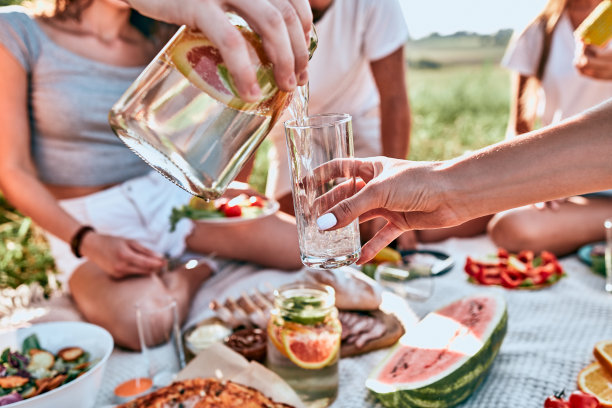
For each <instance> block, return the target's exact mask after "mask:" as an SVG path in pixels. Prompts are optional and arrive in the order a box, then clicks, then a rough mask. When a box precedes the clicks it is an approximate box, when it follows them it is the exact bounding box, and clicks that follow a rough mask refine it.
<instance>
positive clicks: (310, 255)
mask: <svg viewBox="0 0 612 408" xmlns="http://www.w3.org/2000/svg"><path fill="white" fill-rule="evenodd" d="M285 135H286V137H287V149H288V151H289V154H288V157H289V167H290V170H291V179H292V186H291V187H292V191H293V206H294V209H295V218H296V222H297V228H298V238H299V243H300V253H301V257H302V263H303V264H304V265H306V266H308V267H310V268H315V269H333V268H338V267H340V266H343V265H350V264H352V263H354V262H355V261H356V260H357V259H358V258H359V255H360V253H361V242H360V239H359V221H358V220H355V221H353V222H352V223H351V224H349V225H347V226H346V227H343V228H339V229H337V230H333V231H321V230H320V229H319V227H318V226H317V222H316V221H317V218H318V217H319V216H320V215H322V214H323V212H324V211H325V210H327V209H328V208H329V205H330V201H329V199H330V198H331V199H333V200H334V201H339V200H340V199H342V198H345V197H348V196H351V195H353V194H354V193H355V177H354V175H353V174H352V172H351V173H349V172H347V174H343V175H341V177H324V178H325V180H329V181H328V182H326V183H320V182H318V181H317V180H319V178H315V177H314V174H313V173H314V170H315V169H316V168H317V167H319V166H321V165H322V164H324V163H327V162H329V161H330V160H333V159H342V158H350V157H353V131H352V126H351V116H350V115H347V114H324V115H313V116H308V117H305V118H303V119H301V120H299V121H298V120H291V121H287V122H285ZM322 176H325V175H322ZM340 184H344V185H345V188H340V189H336V190H335V191H334V196H333V197H331V194H328V195H327V196H326V199H325V200H321V199H319V198H320V197H322V196H323V195H325V194H326V193H328V192H330V191H331V190H332V189H334V187H336V186H338V185H340ZM339 191H341V192H342V194H338V192H339ZM331 204H333V202H332V203H331Z"/></svg>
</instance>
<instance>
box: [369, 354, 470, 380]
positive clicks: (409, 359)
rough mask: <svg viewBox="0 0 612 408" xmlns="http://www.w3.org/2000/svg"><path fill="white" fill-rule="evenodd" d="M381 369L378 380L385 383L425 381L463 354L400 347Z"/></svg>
mask: <svg viewBox="0 0 612 408" xmlns="http://www.w3.org/2000/svg"><path fill="white" fill-rule="evenodd" d="M396 353H397V354H395V355H394V356H393V359H392V360H391V361H389V362H388V363H387V364H386V365H385V366H384V367H383V369H382V372H381V374H380V376H379V377H378V380H379V381H381V382H384V383H387V384H393V383H397V382H401V383H409V382H419V381H425V380H427V379H428V378H431V376H432V374H434V373H438V372H440V371H443V370H446V369H448V368H449V367H452V366H453V365H454V364H455V363H457V361H459V359H461V358H462V357H464V355H463V354H460V353H457V352H453V351H450V350H434V349H422V348H416V347H402V348H401V349H400V350H398V351H396Z"/></svg>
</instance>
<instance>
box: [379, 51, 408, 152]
mask: <svg viewBox="0 0 612 408" xmlns="http://www.w3.org/2000/svg"><path fill="white" fill-rule="evenodd" d="M405 66H406V64H405V61H404V47H400V48H398V49H397V50H396V51H395V52H393V53H391V54H390V55H388V56H386V57H384V58H381V59H379V60H376V61H373V62H371V63H370V69H371V70H372V75H373V76H374V80H375V82H376V87H377V88H378V94H379V95H380V127H381V129H380V131H381V139H382V154H383V156H387V157H395V158H398V159H406V158H407V157H408V149H409V148H410V123H411V117H410V104H409V102H408V89H407V86H406V69H405Z"/></svg>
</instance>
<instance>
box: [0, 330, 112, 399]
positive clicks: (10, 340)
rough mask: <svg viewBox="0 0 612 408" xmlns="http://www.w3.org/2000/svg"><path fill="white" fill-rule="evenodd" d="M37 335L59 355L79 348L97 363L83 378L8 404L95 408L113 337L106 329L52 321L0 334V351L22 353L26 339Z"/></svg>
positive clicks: (42, 342) (43, 343) (44, 346)
mask: <svg viewBox="0 0 612 408" xmlns="http://www.w3.org/2000/svg"><path fill="white" fill-rule="evenodd" d="M34 333H36V335H37V336H38V340H39V341H40V345H41V347H42V348H44V349H46V350H49V351H50V352H52V353H57V352H58V351H59V350H61V349H62V348H64V347H68V346H78V347H81V348H82V349H83V350H85V351H87V352H89V353H90V355H91V359H92V361H97V362H96V364H95V365H94V366H93V367H91V368H90V369H89V370H88V371H87V372H86V373H85V374H83V375H82V376H80V377H78V378H76V379H74V380H72V381H70V382H69V383H68V384H64V385H62V386H61V387H58V388H56V389H54V390H51V391H48V392H45V393H43V394H41V395H38V396H36V397H34V398H29V399H26V400H23V401H19V402H15V403H13V404H9V405H7V407H10V408H13V407H14V408H51V407H54V408H55V407H58V408H59V407H62V408H72V407H74V408H91V407H93V406H94V403H95V401H96V395H97V393H98V390H99V389H100V386H101V385H102V376H103V375H104V368H105V366H106V361H107V360H108V357H109V356H110V355H111V353H112V352H113V338H112V337H111V335H110V333H109V332H107V331H106V330H105V329H103V328H102V327H99V326H96V325H93V324H90V323H83V322H49V323H40V324H35V325H33V326H31V327H27V328H24V329H19V330H15V331H12V332H8V333H0V352H2V350H4V349H5V348H7V347H10V348H11V349H12V350H21V345H22V342H23V340H24V339H25V338H26V337H28V336H29V335H31V334H34Z"/></svg>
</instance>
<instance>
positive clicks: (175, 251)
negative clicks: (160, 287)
mask: <svg viewBox="0 0 612 408" xmlns="http://www.w3.org/2000/svg"><path fill="white" fill-rule="evenodd" d="M190 197H191V196H190V195H189V193H187V192H185V191H183V190H181V188H180V187H178V186H176V185H174V184H172V183H171V182H170V181H168V180H166V179H165V178H164V177H163V176H162V175H160V174H159V173H157V172H151V173H149V174H147V175H145V176H142V177H138V178H135V179H132V180H128V181H126V182H124V183H122V184H119V185H117V186H115V187H111V188H109V189H107V190H103V191H100V192H98V193H95V194H91V195H88V196H84V197H78V198H72V199H68V200H60V201H59V204H60V206H61V207H62V208H63V209H64V210H66V211H67V212H68V213H69V214H70V215H71V216H73V217H74V218H75V219H77V220H78V221H79V222H80V223H81V224H82V225H91V226H92V227H94V228H95V229H96V231H97V232H99V233H102V234H108V235H115V236H118V237H122V238H127V239H133V240H135V241H138V242H139V243H140V244H142V245H143V246H145V247H147V248H149V249H151V250H153V251H155V252H158V253H160V254H165V255H167V256H169V257H177V256H180V255H181V254H182V253H183V252H184V251H185V247H186V244H185V239H186V238H187V236H188V235H189V234H190V233H191V231H192V229H193V223H192V222H191V221H189V220H187V219H183V220H181V221H180V222H179V223H178V224H177V226H176V229H175V230H174V231H173V232H170V214H171V212H172V208H173V207H178V206H181V205H183V204H186V203H187V202H188V201H189V199H190ZM46 235H47V239H48V241H49V246H50V249H51V254H52V255H53V258H54V259H55V265H56V267H57V269H58V271H59V272H60V274H59V276H58V277H57V278H58V280H59V281H60V282H62V283H64V284H66V283H67V282H68V279H70V275H71V274H72V272H74V270H75V269H76V268H77V267H79V266H80V265H82V264H83V263H84V262H85V261H87V259H86V258H77V257H75V256H74V255H73V254H72V251H71V250H70V245H69V244H67V243H66V242H64V241H62V240H60V239H59V238H57V237H55V236H54V235H51V234H49V233H47V234H46ZM64 287H67V285H65V286H64Z"/></svg>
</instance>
